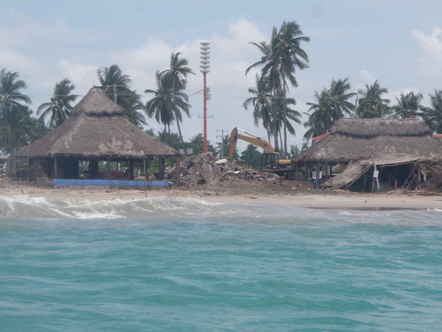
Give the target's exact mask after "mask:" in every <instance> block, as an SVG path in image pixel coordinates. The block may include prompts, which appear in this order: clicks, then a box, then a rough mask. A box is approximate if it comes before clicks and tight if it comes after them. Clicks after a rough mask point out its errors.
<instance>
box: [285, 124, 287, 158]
mask: <svg viewBox="0 0 442 332" xmlns="http://www.w3.org/2000/svg"><path fill="white" fill-rule="evenodd" d="M284 153H285V154H286V155H287V125H286V124H285V123H284Z"/></svg>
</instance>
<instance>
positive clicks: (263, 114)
mask: <svg viewBox="0 0 442 332" xmlns="http://www.w3.org/2000/svg"><path fill="white" fill-rule="evenodd" d="M255 84H256V87H254V88H249V93H250V94H251V95H252V96H251V97H249V98H247V99H246V100H245V101H244V103H243V107H244V108H245V109H248V108H249V106H252V107H253V119H254V121H255V126H258V125H259V121H260V120H261V121H262V125H263V127H264V128H265V129H266V131H267V137H268V139H269V140H270V137H271V135H272V131H271V128H270V127H271V126H270V124H271V122H272V116H271V101H272V95H271V93H270V91H269V90H268V86H267V84H266V81H265V80H262V79H260V77H259V76H258V75H257V76H256V83H255Z"/></svg>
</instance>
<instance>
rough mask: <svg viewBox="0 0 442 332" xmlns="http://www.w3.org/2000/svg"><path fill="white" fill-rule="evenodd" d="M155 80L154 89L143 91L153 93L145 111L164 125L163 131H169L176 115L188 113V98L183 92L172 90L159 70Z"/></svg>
mask: <svg viewBox="0 0 442 332" xmlns="http://www.w3.org/2000/svg"><path fill="white" fill-rule="evenodd" d="M156 82H157V89H156V90H150V89H147V90H146V91H145V93H148V94H153V97H152V98H151V99H150V100H149V101H148V102H147V103H146V108H145V109H146V113H147V115H148V116H149V117H151V118H152V117H154V118H155V120H156V121H157V122H158V123H161V124H162V125H163V126H164V130H163V132H167V133H170V125H171V124H172V123H173V121H176V119H177V118H176V115H177V114H181V113H182V112H184V113H186V114H188V112H189V107H190V105H189V103H188V101H189V99H188V96H187V95H186V94H185V93H183V92H180V91H174V90H173V88H172V87H171V86H169V85H168V83H170V81H167V80H165V79H164V77H163V75H161V73H160V72H157V73H156Z"/></svg>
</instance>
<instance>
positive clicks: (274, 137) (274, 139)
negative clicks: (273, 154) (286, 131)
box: [273, 129, 279, 151]
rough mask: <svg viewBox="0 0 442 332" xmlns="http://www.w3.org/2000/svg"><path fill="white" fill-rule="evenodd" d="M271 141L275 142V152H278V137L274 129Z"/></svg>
mask: <svg viewBox="0 0 442 332" xmlns="http://www.w3.org/2000/svg"><path fill="white" fill-rule="evenodd" d="M273 141H274V142H275V146H274V147H275V150H276V151H279V135H278V131H277V130H276V129H275V132H274V133H273Z"/></svg>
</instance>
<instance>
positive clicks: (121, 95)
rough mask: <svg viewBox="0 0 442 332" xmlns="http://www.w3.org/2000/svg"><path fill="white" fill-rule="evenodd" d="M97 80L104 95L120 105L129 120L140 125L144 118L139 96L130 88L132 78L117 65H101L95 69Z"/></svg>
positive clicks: (144, 122)
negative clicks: (101, 66)
mask: <svg viewBox="0 0 442 332" xmlns="http://www.w3.org/2000/svg"><path fill="white" fill-rule="evenodd" d="M97 74H98V81H99V82H100V85H101V87H102V88H103V90H104V92H105V93H106V95H107V96H108V97H109V98H111V99H112V100H113V101H114V102H115V103H117V104H118V105H120V106H122V107H123V109H124V110H125V113H126V115H127V116H128V118H129V120H130V121H131V122H133V123H134V124H135V125H137V126H139V127H141V126H142V125H143V124H146V120H145V119H144V116H143V115H142V113H140V111H141V110H142V109H143V108H142V107H141V106H142V102H141V96H140V95H139V94H137V93H136V91H134V90H131V88H130V83H131V82H132V79H131V78H130V76H129V75H126V74H124V73H123V71H122V70H121V68H120V67H119V66H118V65H115V64H114V65H111V66H110V67H103V68H100V69H99V70H98V71H97Z"/></svg>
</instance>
